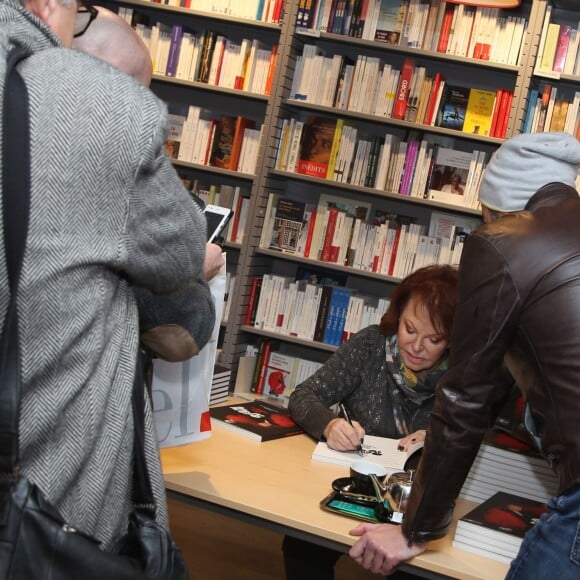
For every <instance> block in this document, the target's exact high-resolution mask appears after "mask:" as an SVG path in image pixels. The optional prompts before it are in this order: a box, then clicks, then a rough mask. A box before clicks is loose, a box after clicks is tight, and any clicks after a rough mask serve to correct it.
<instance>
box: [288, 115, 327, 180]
mask: <svg viewBox="0 0 580 580" xmlns="http://www.w3.org/2000/svg"><path fill="white" fill-rule="evenodd" d="M335 130H336V119H330V118H327V117H309V118H308V120H307V121H306V123H304V127H303V129H302V139H301V141H300V152H299V157H298V164H297V167H296V173H301V174H303V175H311V176H313V177H320V178H321V179H325V178H326V174H327V172H328V163H329V162H330V152H331V150H332V143H333V141H334V132H335Z"/></svg>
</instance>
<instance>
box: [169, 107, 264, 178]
mask: <svg viewBox="0 0 580 580" xmlns="http://www.w3.org/2000/svg"><path fill="white" fill-rule="evenodd" d="M169 121H170V126H169V136H168V139H167V141H166V144H165V146H166V149H167V154H168V155H169V157H171V158H172V159H177V160H178V161H184V162H186V163H196V164H199V165H209V166H211V167H219V168H221V169H229V170H230V171H238V172H240V173H247V174H253V173H255V171H256V162H257V159H258V150H259V146H260V138H261V128H260V129H256V128H255V126H256V123H255V121H253V120H252V119H248V118H246V117H242V116H240V115H238V116H234V115H219V116H217V118H216V117H215V116H214V113H212V112H210V111H208V110H206V109H203V108H201V107H197V106H195V105H190V106H189V108H188V111H187V116H185V115H180V114H170V115H169Z"/></svg>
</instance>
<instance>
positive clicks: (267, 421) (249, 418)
mask: <svg viewBox="0 0 580 580" xmlns="http://www.w3.org/2000/svg"><path fill="white" fill-rule="evenodd" d="M209 412H210V415H211V420H212V423H213V422H215V423H216V424H219V425H220V426H221V427H222V428H225V429H228V430H229V431H233V432H236V433H238V434H239V435H243V436H246V437H250V438H252V439H254V440H256V441H262V442H263V441H272V440H275V439H281V438H283V437H291V436H292V435H299V434H300V433H304V431H303V430H302V429H301V428H300V427H299V426H298V425H296V423H295V422H294V421H293V420H292V419H291V418H290V414H289V413H288V409H285V408H284V407H282V406H279V405H276V404H274V403H270V402H268V401H250V402H247V403H236V404H233V405H220V406H218V407H212V408H211V409H210V411H209Z"/></svg>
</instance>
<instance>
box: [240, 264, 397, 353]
mask: <svg viewBox="0 0 580 580" xmlns="http://www.w3.org/2000/svg"><path fill="white" fill-rule="evenodd" d="M259 280H260V282H256V279H255V280H254V283H253V285H252V293H253V295H252V296H251V297H250V302H249V304H248V309H247V311H246V319H245V321H246V323H247V324H250V325H252V326H254V327H255V328H258V329H260V330H266V331H270V332H275V333H277V334H282V335H287V336H294V337H297V338H301V339H303V340H311V341H314V342H320V343H325V344H330V345H333V346H339V345H340V344H342V343H343V342H346V341H347V340H348V339H349V338H350V337H351V336H352V335H353V334H355V333H356V332H358V331H359V330H360V329H361V328H364V327H366V326H369V325H371V324H378V323H379V322H380V319H381V318H382V316H383V314H384V313H385V312H386V311H387V308H388V305H389V301H388V299H386V298H376V297H370V296H363V295H359V294H358V293H357V292H356V291H354V290H352V289H351V288H347V287H344V286H339V285H334V284H317V283H312V282H310V281H309V280H304V279H299V280H295V279H294V278H292V277H290V276H281V275H278V274H265V275H264V276H263V277H262V278H261V279H259Z"/></svg>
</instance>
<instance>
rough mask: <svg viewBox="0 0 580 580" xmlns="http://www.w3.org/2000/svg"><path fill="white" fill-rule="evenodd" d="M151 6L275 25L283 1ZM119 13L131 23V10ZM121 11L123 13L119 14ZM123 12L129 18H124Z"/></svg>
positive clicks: (179, 0) (183, 1)
mask: <svg viewBox="0 0 580 580" xmlns="http://www.w3.org/2000/svg"><path fill="white" fill-rule="evenodd" d="M149 1H150V2H151V3H152V4H164V5H166V6H175V7H177V8H187V9H189V10H195V11H197V12H209V13H212V14H222V15H224V16H232V17H234V18H247V19H250V20H257V21H259V22H269V23H272V24H277V23H278V22H280V18H281V15H282V9H283V7H284V0H213V1H212V2H207V1H206V0H149ZM119 10H120V11H119V13H120V14H121V15H122V16H123V17H125V19H126V20H128V21H129V23H130V21H131V16H130V14H131V11H132V9H131V8H123V7H121V8H120V9H119ZM121 11H123V12H122V13H121ZM125 11H127V12H128V13H129V16H127V17H126V16H125Z"/></svg>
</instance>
